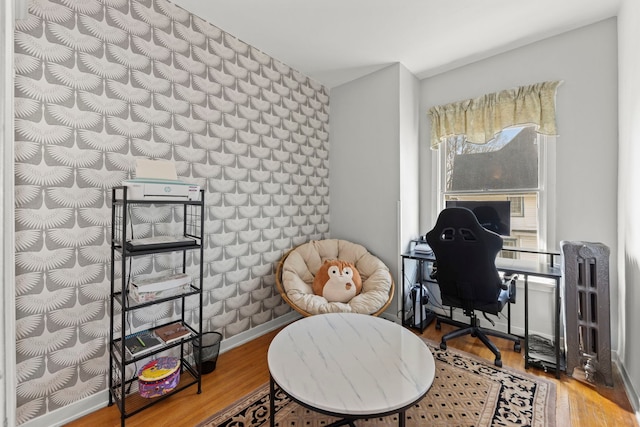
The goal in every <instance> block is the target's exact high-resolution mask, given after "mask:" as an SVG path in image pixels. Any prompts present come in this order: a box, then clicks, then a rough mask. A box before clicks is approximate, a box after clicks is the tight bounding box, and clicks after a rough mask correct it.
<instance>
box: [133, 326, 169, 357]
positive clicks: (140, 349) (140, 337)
mask: <svg viewBox="0 0 640 427" xmlns="http://www.w3.org/2000/svg"><path fill="white" fill-rule="evenodd" d="M163 345H164V342H163V341H162V340H161V339H160V338H158V337H157V336H156V335H155V334H154V333H153V332H152V331H141V332H136V333H134V334H131V335H127V336H126V337H125V338H124V346H125V348H126V349H127V353H129V355H130V356H132V357H136V356H140V355H142V354H145V353H148V352H150V351H152V350H155V349H157V348H160V347H162V346H163Z"/></svg>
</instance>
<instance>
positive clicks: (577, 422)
mask: <svg viewBox="0 0 640 427" xmlns="http://www.w3.org/2000/svg"><path fill="white" fill-rule="evenodd" d="M452 329H453V328H452V327H450V326H448V325H442V330H441V331H437V330H436V329H435V327H434V325H433V324H432V325H431V326H430V327H428V328H427V329H426V330H425V331H424V333H423V334H422V336H423V337H425V338H430V339H432V340H434V341H440V336H441V335H442V333H446V332H448V331H450V330H452ZM277 332H278V331H274V332H271V333H268V334H266V335H263V336H261V337H259V338H257V339H255V340H253V341H251V342H249V343H247V344H245V345H242V346H240V347H236V348H234V349H231V350H229V351H227V352H225V353H223V354H221V355H220V356H219V358H218V363H217V367H216V370H215V371H213V372H212V373H210V374H206V375H204V376H203V382H202V393H201V394H197V393H196V389H195V387H194V388H193V389H188V390H186V391H183V392H181V393H177V394H176V395H175V396H172V397H171V398H169V399H167V400H166V401H164V402H162V403H160V404H158V405H156V406H154V407H152V408H149V409H147V410H145V411H143V412H141V413H139V414H136V415H134V416H132V417H130V418H128V419H127V420H126V425H127V426H129V427H139V426H151V425H153V426H173V427H175V426H195V425H197V424H198V423H199V422H202V421H204V420H205V419H206V418H208V417H209V416H210V415H212V414H214V413H216V412H217V411H219V410H221V409H224V408H225V407H227V406H228V405H230V404H231V403H233V402H234V401H236V400H237V399H239V398H240V397H242V396H244V395H246V394H248V393H249V392H251V391H252V390H254V389H256V388H257V387H258V386H260V385H261V384H264V383H266V382H267V381H269V371H268V368H267V357H266V354H267V349H268V347H269V343H270V342H271V340H272V339H273V337H274V336H275V334H276V333H277ZM492 340H493V341H494V342H495V343H496V344H497V345H498V347H499V348H500V349H501V351H502V359H503V363H504V366H509V367H511V368H514V369H518V370H521V371H524V360H523V357H522V354H521V353H515V352H514V351H513V350H512V349H513V345H512V343H510V342H507V341H503V340H501V339H499V338H492ZM449 346H450V347H454V348H457V349H460V350H463V351H466V352H468V353H471V354H475V355H477V356H480V357H484V358H488V359H489V360H493V355H492V354H491V353H490V352H489V350H488V349H486V347H484V345H482V343H480V341H479V340H476V339H475V338H472V337H469V336H467V337H460V338H457V339H454V340H452V341H450V342H449ZM527 372H529V373H532V374H536V375H539V376H542V377H545V378H548V379H550V380H553V381H554V382H555V383H556V384H557V405H556V407H557V410H556V418H557V419H556V426H557V427H564V426H576V427H607V426H611V427H624V426H638V424H637V422H636V419H635V415H634V413H633V411H632V409H631V405H630V404H629V401H628V399H627V396H626V393H625V391H624V387H623V385H622V380H621V378H620V375H619V373H618V371H617V369H615V366H614V387H613V388H608V387H605V386H597V387H595V386H592V385H591V384H587V383H585V382H582V381H579V380H576V379H573V378H569V377H567V376H566V375H564V374H563V375H562V376H561V378H560V379H559V380H556V379H555V375H554V374H551V373H549V374H547V373H545V372H543V371H542V370H539V369H535V368H531V369H529V370H527ZM119 425H120V412H119V411H118V409H117V408H116V407H115V406H111V407H106V408H104V409H101V410H99V411H96V412H94V413H92V414H90V415H88V416H85V417H83V418H80V419H78V420H76V421H74V422H73V423H70V424H68V426H69V427H80V426H82V427H85V426H92V427H98V426H119ZM246 427H249V426H246Z"/></svg>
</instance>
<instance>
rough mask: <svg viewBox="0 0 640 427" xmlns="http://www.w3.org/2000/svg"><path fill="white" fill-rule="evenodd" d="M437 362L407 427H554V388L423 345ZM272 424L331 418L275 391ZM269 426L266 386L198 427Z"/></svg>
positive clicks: (378, 421)
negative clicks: (426, 389) (432, 375)
mask: <svg viewBox="0 0 640 427" xmlns="http://www.w3.org/2000/svg"><path fill="white" fill-rule="evenodd" d="M425 342H426V343H427V345H428V346H429V349H430V350H431V352H432V353H433V357H434V359H435V362H436V376H435V379H434V382H433V385H432V386H431V388H430V389H429V392H428V393H427V395H426V396H425V397H424V398H423V399H422V400H421V401H419V402H418V403H416V404H415V405H414V406H413V407H411V408H409V409H407V412H406V426H407V427H410V426H436V427H445V426H446V427H450V426H469V427H470V426H474V427H489V426H532V427H554V426H555V418H556V415H555V414H556V410H555V405H556V390H555V384H554V383H553V382H551V381H548V380H546V379H544V378H538V377H535V376H533V375H529V374H527V373H523V372H517V371H514V370H511V369H508V368H497V367H495V366H494V365H493V364H492V363H491V361H488V360H481V359H478V358H476V357H475V356H472V355H470V354H467V353H463V352H460V351H456V350H453V349H451V348H449V349H447V350H440V348H439V347H438V346H437V345H436V344H434V343H433V342H431V341H428V340H425ZM276 411H277V412H276V425H277V426H279V427H285V426H287V427H292V426H305V427H321V426H326V425H327V424H330V423H332V422H334V421H336V418H333V417H330V416H327V415H323V414H319V413H317V412H314V411H311V410H309V409H306V408H304V407H302V406H300V405H298V404H297V403H295V402H292V401H290V400H289V399H288V398H287V397H286V395H285V394H284V393H282V392H281V391H280V390H278V389H277V392H276ZM268 425H269V384H264V385H263V386H261V387H259V388H258V389H257V390H255V391H254V392H252V393H251V394H249V395H248V396H245V397H243V398H242V399H240V400H238V401H237V402H236V403H234V404H232V405H230V406H229V407H227V408H226V409H224V410H223V411H220V412H219V413H217V414H215V415H213V416H212V417H211V418H209V419H208V420H206V421H205V422H203V423H201V424H199V427H223V426H224V427H260V426H268ZM355 425H356V426H357V427H387V426H397V425H398V417H397V415H390V416H387V417H383V418H373V419H366V420H357V421H355Z"/></svg>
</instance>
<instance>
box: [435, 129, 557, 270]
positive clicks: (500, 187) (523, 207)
mask: <svg viewBox="0 0 640 427" xmlns="http://www.w3.org/2000/svg"><path fill="white" fill-rule="evenodd" d="M548 138H549V137H545V136H541V135H539V134H538V133H537V132H536V131H535V129H534V127H532V126H518V127H509V128H505V129H503V130H502V131H501V132H500V133H499V134H498V135H497V136H496V137H495V138H494V139H492V140H490V141H488V142H487V143H486V144H474V143H471V142H468V141H466V138H465V136H464V135H460V136H455V137H450V138H448V139H447V141H446V143H443V144H440V147H439V151H440V153H441V162H440V183H441V184H440V186H441V188H440V199H439V202H440V208H442V207H444V206H445V204H446V201H447V200H463V201H464V200H477V201H487V200H509V201H511V232H510V235H509V236H504V245H505V246H516V247H522V248H532V249H534V248H544V247H545V242H546V230H545V229H544V228H545V224H546V214H545V212H546V209H545V207H546V206H547V202H546V197H547V194H546V193H545V190H544V188H545V184H547V182H546V181H547V176H546V173H545V170H546V169H545V167H544V166H545V161H544V160H545V152H546V151H545V141H546V139H548ZM512 254H513V253H511V252H505V253H504V254H503V255H504V256H509V255H512ZM521 255H522V257H523V258H524V257H525V256H526V254H521Z"/></svg>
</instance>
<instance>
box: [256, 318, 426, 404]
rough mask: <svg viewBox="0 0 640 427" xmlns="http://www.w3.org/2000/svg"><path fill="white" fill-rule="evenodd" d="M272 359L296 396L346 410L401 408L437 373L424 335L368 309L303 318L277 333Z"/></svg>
mask: <svg viewBox="0 0 640 427" xmlns="http://www.w3.org/2000/svg"><path fill="white" fill-rule="evenodd" d="M267 359H268V363H269V372H270V373H271V376H272V378H273V380H274V381H275V382H276V383H277V384H278V385H279V386H280V387H281V388H282V389H283V390H284V391H285V392H286V393H287V394H289V395H290V396H291V397H292V398H294V399H296V400H298V401H299V402H301V403H303V404H305V405H307V406H310V407H312V408H317V409H319V410H323V411H327V412H330V413H334V414H342V415H354V416H360V415H373V414H383V413H386V412H394V411H398V410H401V409H403V408H405V407H407V406H409V405H411V404H413V403H414V402H416V401H417V400H419V399H421V398H422V397H423V396H424V395H425V394H426V393H427V391H428V390H429V388H430V387H431V384H432V383H433V379H434V377H435V363H434V360H433V356H432V355H431V352H430V351H429V348H428V347H427V345H426V344H425V343H424V341H422V340H421V339H420V338H419V337H417V336H416V335H415V334H413V333H412V332H410V331H408V330H407V329H405V328H403V327H401V326H400V325H398V324H396V323H393V322H391V321H388V320H385V319H381V318H378V317H374V316H368V315H364V314H353V313H331V314H320V315H316V316H310V317H306V318H303V319H301V320H298V321H296V322H294V323H292V324H290V325H289V326H287V327H286V328H284V329H283V330H282V331H280V332H279V333H278V335H276V337H275V338H274V339H273V341H272V342H271V345H270V346H269V352H268V355H267Z"/></svg>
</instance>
